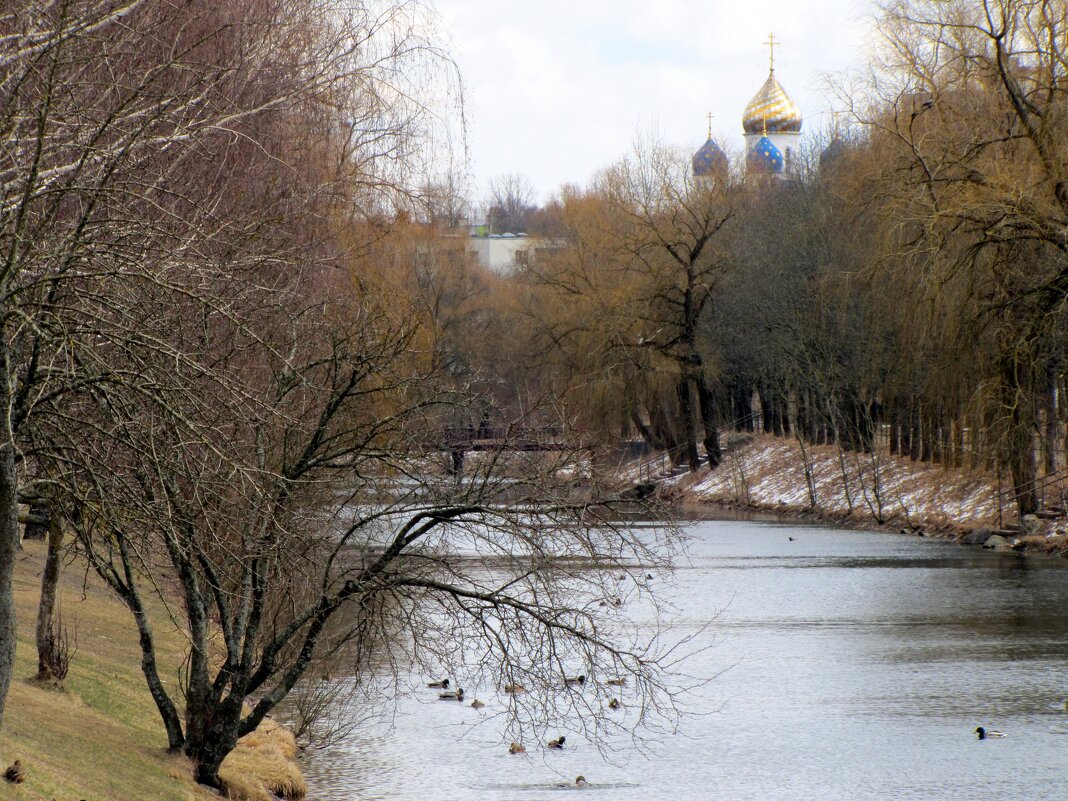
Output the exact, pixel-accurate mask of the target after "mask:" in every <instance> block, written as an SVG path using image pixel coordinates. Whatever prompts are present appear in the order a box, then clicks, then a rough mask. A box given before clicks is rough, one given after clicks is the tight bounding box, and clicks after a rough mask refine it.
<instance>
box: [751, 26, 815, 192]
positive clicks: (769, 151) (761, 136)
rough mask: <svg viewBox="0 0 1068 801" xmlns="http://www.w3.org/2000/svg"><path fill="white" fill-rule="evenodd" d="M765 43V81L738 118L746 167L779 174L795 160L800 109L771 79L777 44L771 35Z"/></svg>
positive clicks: (776, 82) (777, 83) (776, 81)
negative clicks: (766, 57) (743, 143)
mask: <svg viewBox="0 0 1068 801" xmlns="http://www.w3.org/2000/svg"><path fill="white" fill-rule="evenodd" d="M765 44H766V45H768V47H769V49H770V58H769V67H770V69H769V70H768V79H767V80H766V81H764V85H763V86H761V87H760V91H758V92H757V93H756V95H754V96H753V99H752V100H750V101H749V105H747V106H746V107H745V113H744V114H743V115H742V130H743V131H744V132H745V154H746V165H747V167H748V168H749V169H751V170H759V171H761V172H768V173H773V174H776V175H783V174H784V173H787V172H789V171H790V168H791V166H792V165H793V162H794V160H795V159H796V158H797V153H798V145H799V144H800V139H801V110H800V109H799V108H798V107H797V105H796V104H795V103H794V101H793V100H791V99H790V96H789V95H787V94H786V90H785V89H783V88H782V85H781V84H780V83H779V81H778V80H777V79H776V78H775V45H777V44H780V42H776V41H775V37H774V35H771V36H768V41H767V42H765Z"/></svg>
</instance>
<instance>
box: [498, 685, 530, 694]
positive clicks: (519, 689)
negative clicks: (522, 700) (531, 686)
mask: <svg viewBox="0 0 1068 801" xmlns="http://www.w3.org/2000/svg"><path fill="white" fill-rule="evenodd" d="M504 691H505V692H506V693H510V694H512V695H515V694H516V693H525V692H526V691H527V688H526V687H524V686H523V685H522V684H506V685H504Z"/></svg>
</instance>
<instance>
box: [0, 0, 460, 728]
mask: <svg viewBox="0 0 1068 801" xmlns="http://www.w3.org/2000/svg"><path fill="white" fill-rule="evenodd" d="M418 8H419V6H418V4H414V3H401V4H387V5H385V6H382V7H379V8H371V7H362V6H361V7H358V8H354V9H350V10H349V11H347V12H345V13H340V12H339V10H338V9H337V8H336V6H335V5H334V4H331V3H319V2H316V0H308V2H306V3H299V4H294V5H289V6H286V7H282V6H279V5H275V4H254V5H251V6H250V5H247V4H243V3H225V2H224V3H221V4H220V3H205V2H194V3H172V2H169V1H168V0H154V1H151V2H150V1H149V0H131V2H113V1H112V0H67V1H66V2H60V3H53V4H47V5H44V6H37V7H35V8H34V10H33V12H34V13H28V12H27V9H25V8H22V7H18V8H16V7H8V8H5V9H4V10H3V11H0V22H2V24H3V26H4V29H5V34H6V35H5V36H4V37H3V38H2V40H0V68H2V72H0V96H2V100H0V186H2V194H0V209H2V213H0V253H2V262H3V268H2V270H0V321H2V325H3V330H2V332H0V408H3V410H4V420H5V421H6V425H5V427H4V431H3V435H2V437H0V713H2V708H3V706H2V705H3V699H4V697H5V696H6V690H7V687H8V684H9V682H10V678H11V665H12V657H13V653H14V610H13V606H12V604H11V594H10V582H11V570H12V566H13V559H14V551H15V548H16V547H17V543H18V531H17V523H16V513H17V501H18V491H19V484H20V482H22V483H24V484H26V483H27V479H34V478H36V479H38V480H39V481H40V482H44V483H47V481H49V480H50V479H47V478H45V475H44V474H42V473H41V472H40V471H39V469H38V468H39V465H41V464H43V461H42V460H46V459H47V458H49V455H48V454H47V453H45V452H44V451H45V450H46V449H47V448H48V447H49V444H50V440H49V437H48V436H46V435H44V434H42V433H40V432H34V431H33V430H32V428H33V426H34V425H36V423H35V418H36V417H37V416H38V415H39V414H43V415H48V416H52V417H55V418H57V419H62V418H63V416H64V415H66V413H67V412H66V409H65V408H64V405H63V404H64V398H66V397H68V396H71V395H75V394H78V393H84V392H86V391H88V389H89V387H91V386H106V385H118V384H124V385H129V386H140V387H141V389H142V390H143V391H148V392H150V393H151V392H152V390H151V389H150V388H146V387H145V385H144V384H143V383H138V382H139V381H140V375H139V374H138V372H137V371H138V368H137V366H136V365H137V364H139V363H140V362H142V361H143V360H144V359H145V358H147V354H157V357H158V354H160V353H163V352H171V353H172V355H173V353H174V352H176V351H175V349H174V348H173V344H174V343H173V342H168V341H165V340H164V339H161V338H158V337H156V336H155V334H156V333H157V332H158V329H155V328H154V327H153V326H152V325H151V320H150V319H148V320H146V312H147V310H149V309H153V310H155V309H157V308H158V302H159V300H160V299H161V298H163V297H168V298H172V299H173V298H174V297H175V296H178V297H182V296H193V297H203V296H204V295H205V293H210V292H212V291H215V290H216V289H217V288H218V287H217V286H212V285H210V282H208V281H205V282H201V281H199V279H198V276H199V275H201V274H200V273H198V269H199V268H200V267H202V266H204V265H211V267H212V268H219V267H222V268H223V269H228V268H229V269H233V270H240V269H241V268H244V267H248V266H249V265H255V266H256V267H257V268H258V269H259V270H260V274H261V280H263V281H266V282H268V283H269V282H270V281H271V280H273V278H274V275H272V271H273V273H274V274H275V275H277V274H278V273H279V271H280V265H283V264H287V263H288V264H292V263H294V262H297V261H299V258H298V256H299V255H300V254H302V253H304V252H306V250H307V248H306V247H304V246H305V245H307V243H302V242H299V241H297V240H296V239H295V238H293V237H292V236H290V237H288V238H279V237H277V236H276V235H275V228H276V226H278V221H279V220H284V219H288V218H303V217H305V216H307V215H309V214H313V213H315V214H322V213H323V211H324V209H327V208H329V207H330V206H331V203H333V208H334V209H335V213H336V209H337V208H338V206H339V205H340V204H342V203H344V204H347V206H346V210H347V212H348V213H349V215H350V216H351V215H353V214H354V212H353V208H354V204H352V202H351V200H352V198H353V196H354V194H355V193H356V190H357V189H358V188H360V187H369V186H370V187H376V188H378V187H380V186H401V185H402V184H400V183H398V182H399V181H401V179H404V178H405V177H406V176H405V174H404V172H403V170H405V169H408V168H410V167H412V166H413V164H414V159H413V158H411V157H410V156H411V154H413V153H416V152H418V151H419V150H420V148H419V147H418V143H417V138H418V137H417V136H415V131H416V123H417V121H418V120H419V119H420V116H421V115H423V114H425V113H426V107H425V105H422V104H420V103H419V101H418V92H417V91H415V90H414V87H416V86H417V85H418V84H419V82H420V78H421V77H423V76H416V75H415V74H411V73H406V71H405V70H398V69H396V68H397V66H398V65H399V64H400V63H401V62H413V63H414V62H415V61H418V60H419V59H423V60H424V63H428V62H429V61H433V60H434V59H436V58H438V57H439V55H440V54H439V53H438V51H436V49H435V48H433V46H432V45H431V44H430V43H429V41H428V40H427V39H426V38H425V34H424V32H423V31H422V29H421V28H420V27H419V21H418V19H416V16H417V15H416V11H417V10H418ZM427 56H429V59H428V58H427ZM424 75H425V73H424ZM409 79H410V82H409ZM342 109H343V111H342ZM298 132H299V134H300V135H301V136H302V137H305V139H304V144H300V143H299V140H298V136H297V134H298ZM324 142H329V143H330V146H329V147H318V148H317V147H316V145H321V144H322V143H324ZM312 143H314V144H312ZM313 164H314V165H315V166H314V169H312V167H311V165H313ZM260 167H262V169H258V168H260ZM257 204H259V205H257ZM372 205H373V204H368V206H372ZM372 210H373V209H371V208H366V207H365V208H363V209H360V215H361V216H364V215H365V214H366V213H368V212H370V211H372ZM280 239H284V241H280ZM267 252H270V253H271V257H269V258H268V257H265V253H267ZM216 272H217V269H216ZM148 287H154V288H155V290H157V291H156V292H155V294H154V295H153V293H149V292H147V288H148ZM148 297H152V298H154V302H151V303H148V304H146V305H145V306H144V307H140V308H139V307H137V306H136V305H133V304H131V303H130V300H131V298H138V299H139V300H140V299H144V298H148ZM202 308H209V306H208V305H205V306H204V307H202ZM212 308H215V309H216V310H218V311H219V312H220V313H222V314H225V306H223V307H221V308H220V307H219V306H214V307H212ZM146 323H148V324H146ZM119 343H122V344H119ZM104 356H107V359H105V358H103V357H104ZM179 361H181V360H180V359H179ZM45 431H47V426H46V428H45ZM26 489H28V490H30V491H31V494H32V491H33V487H32V486H27V487H26Z"/></svg>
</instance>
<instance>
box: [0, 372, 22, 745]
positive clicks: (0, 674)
mask: <svg viewBox="0 0 1068 801" xmlns="http://www.w3.org/2000/svg"><path fill="white" fill-rule="evenodd" d="M6 367H7V366H6V365H2V364H0V371H4V372H5V373H6ZM2 381H3V379H2V378H0V382H2ZM6 397H7V393H6V392H0V398H6ZM5 407H6V405H5ZM5 439H6V440H7V441H6V442H4V444H3V445H2V446H0V725H2V724H3V719H4V702H5V701H6V700H7V691H8V688H9V687H10V686H11V674H12V671H13V669H14V666H15V598H14V595H13V593H12V586H11V585H12V581H13V579H14V572H15V555H16V554H17V553H18V548H19V518H18V503H19V499H18V487H17V484H18V474H17V472H16V468H15V449H14V447H13V445H12V443H11V440H10V432H8V433H7V434H6V435H5Z"/></svg>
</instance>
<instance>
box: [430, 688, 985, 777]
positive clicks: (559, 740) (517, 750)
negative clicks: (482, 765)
mask: <svg viewBox="0 0 1068 801" xmlns="http://www.w3.org/2000/svg"><path fill="white" fill-rule="evenodd" d="M585 683H586V677H585V676H584V675H578V676H565V677H564V687H565V688H567V687H581V686H582V685H584V684H585ZM626 683H627V679H626V677H620V678H615V679H608V680H607V681H606V682H605V684H607V685H608V686H610V687H623V686H625V685H626ZM426 686H427V687H429V688H430V689H432V690H440V692H439V693H438V700H439V701H463V700H464V689H463V687H457V688H456V689H455V690H453V689H450V688H449V679H439V680H437V681H431V682H428V683H427V685H426ZM503 689H504V692H506V693H508V694H509V695H518V694H520V693H525V692H526V691H527V688H526V687H524V686H523V685H522V684H505V685H504V688H503ZM485 706H486V704H485V703H483V702H482V701H479V700H478V699H477V698H476V699H475V700H473V701H472V702H471V707H472V708H473V709H482V708H483V707H485ZM621 707H622V703H621V702H620V700H619V699H618V698H615V697H613V698H609V699H608V708H609V709H619V708H621ZM988 736H991V735H988ZM565 742H567V737H565V736H564V735H563V734H561V735H560V736H559V737H554V738H553V739H551V740H549V741H548V742H547V743H546V744H545V747H546V748H551V749H553V750H559V749H562V748H563V747H564V743H565ZM526 752H527V748H526V746H525V745H523V744H522V743H516V742H513V743H512V744H511V745H509V746H508V753H509V754H525V753H526ZM588 784H589V782H587V781H586V777H585V776H576V777H575V783H574V784H573V785H572V784H567V785H561V786H564V787H585V786H586V785H588Z"/></svg>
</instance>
